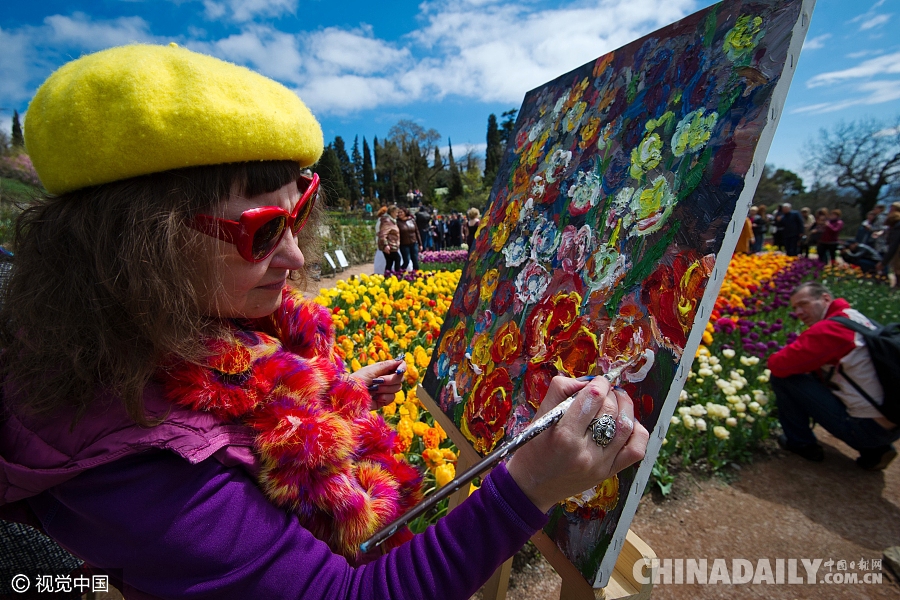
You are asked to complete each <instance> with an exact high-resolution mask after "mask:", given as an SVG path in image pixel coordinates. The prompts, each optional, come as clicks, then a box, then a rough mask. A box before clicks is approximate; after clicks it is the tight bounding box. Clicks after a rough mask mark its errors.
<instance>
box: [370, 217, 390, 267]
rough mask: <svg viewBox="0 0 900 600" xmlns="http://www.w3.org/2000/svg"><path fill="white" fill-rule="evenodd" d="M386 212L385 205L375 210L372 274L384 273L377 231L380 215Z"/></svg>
mask: <svg viewBox="0 0 900 600" xmlns="http://www.w3.org/2000/svg"><path fill="white" fill-rule="evenodd" d="M386 214H387V206H382V207H380V208H379V209H378V210H377V211H375V258H374V259H373V263H374V264H373V274H374V275H384V267H385V264H386V260H385V256H384V252H382V251H381V248H379V247H378V231H379V229H380V228H381V217H383V216H384V215H386Z"/></svg>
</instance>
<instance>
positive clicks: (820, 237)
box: [736, 202, 900, 285]
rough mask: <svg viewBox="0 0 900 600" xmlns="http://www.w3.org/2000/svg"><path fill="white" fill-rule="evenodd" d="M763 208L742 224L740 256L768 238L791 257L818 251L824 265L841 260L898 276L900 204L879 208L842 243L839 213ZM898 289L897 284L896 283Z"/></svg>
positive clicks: (756, 249) (755, 249)
mask: <svg viewBox="0 0 900 600" xmlns="http://www.w3.org/2000/svg"><path fill="white" fill-rule="evenodd" d="M767 212H768V211H767V209H766V207H765V206H764V205H760V206H754V207H752V208H751V209H750V214H749V215H748V217H747V221H746V222H745V224H744V229H743V231H742V233H741V236H740V238H739V240H738V244H737V250H736V251H737V252H742V253H748V252H760V251H761V250H762V249H763V243H764V241H765V239H766V237H767V236H769V235H771V242H772V245H773V246H775V248H777V249H778V250H781V251H783V252H785V253H786V254H787V255H788V256H806V257H809V255H810V253H811V252H814V253H815V255H816V256H817V257H818V259H819V260H820V261H822V262H823V263H825V264H830V263H833V262H835V261H836V260H837V259H838V257H840V258H842V259H843V261H844V262H845V263H847V264H851V265H855V266H857V267H859V268H860V269H862V270H863V272H865V273H872V274H875V273H878V274H882V275H888V276H890V277H892V278H893V279H894V280H895V278H897V277H898V276H900V254H898V247H900V202H894V203H893V204H891V205H890V206H885V205H884V204H878V205H876V206H875V207H874V208H873V209H872V210H871V211H869V213H868V215H867V216H866V220H865V221H863V223H862V224H861V225H860V226H859V228H858V229H857V230H856V234H855V236H854V237H853V238H852V239H848V238H847V237H846V236H845V237H844V238H843V240H842V237H841V235H842V233H843V234H846V232H845V228H844V221H843V218H842V217H843V214H842V213H841V210H840V209H838V208H834V209H828V208H819V209H818V210H816V211H815V213H813V212H812V211H811V210H810V209H809V208H806V207H804V208H801V209H800V210H799V211H798V210H796V209H794V208H793V207H792V206H791V204H790V203H784V204H782V205H781V206H780V207H779V208H778V210H777V211H776V212H775V213H774V214H773V215H769V214H767ZM894 285H896V283H894Z"/></svg>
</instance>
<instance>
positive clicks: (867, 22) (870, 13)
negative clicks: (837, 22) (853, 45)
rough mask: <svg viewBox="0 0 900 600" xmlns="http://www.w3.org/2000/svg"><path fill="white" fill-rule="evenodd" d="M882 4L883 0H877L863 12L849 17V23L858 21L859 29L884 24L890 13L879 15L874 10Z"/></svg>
mask: <svg viewBox="0 0 900 600" xmlns="http://www.w3.org/2000/svg"><path fill="white" fill-rule="evenodd" d="M883 4H884V0H879V1H878V2H876V3H875V4H874V5H872V8H870V9H869V10H867V11H866V12H864V13H863V14H861V15H858V16H856V17H854V18H852V19H850V22H851V23H859V24H860V25H859V30H860V31H866V30H867V29H873V28H875V27H879V26H881V25H884V24H885V23H887V22H888V21H889V20H890V18H891V16H892V15H890V14H887V15H880V14H878V13H877V12H875V11H876V9H878V8H881V6H882V5H883Z"/></svg>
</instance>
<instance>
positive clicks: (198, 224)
mask: <svg viewBox="0 0 900 600" xmlns="http://www.w3.org/2000/svg"><path fill="white" fill-rule="evenodd" d="M297 189H299V190H300V200H298V201H297V204H296V206H294V212H293V213H289V212H288V211H286V210H284V209H283V208H281V207H278V206H261V207H259V208H251V209H250V210H245V211H244V212H243V213H241V217H240V219H239V220H237V221H229V220H228V219H220V218H218V217H211V216H209V215H196V216H194V219H193V221H191V223H190V226H191V227H192V228H193V229H196V230H197V231H199V232H201V233H205V234H206V235H209V236H212V237H214V238H219V239H220V240H222V241H223V242H228V243H231V244H234V245H235V246H237V251H238V254H240V255H241V258H243V259H244V260H246V261H248V262H252V263H256V262H261V261H264V260H266V259H267V258H269V256H270V255H271V254H272V253H273V252H275V248H277V247H278V243H279V242H280V241H281V238H282V237H284V232H285V231H287V230H288V229H290V230H291V231H292V232H293V234H294V235H297V233H298V232H299V231H300V230H301V229H303V226H304V225H306V221H307V219H309V215H310V213H311V212H312V209H313V207H314V206H315V205H316V196H317V195H318V191H319V175H318V174H316V173H313V176H312V177H301V178H300V179H298V180H297Z"/></svg>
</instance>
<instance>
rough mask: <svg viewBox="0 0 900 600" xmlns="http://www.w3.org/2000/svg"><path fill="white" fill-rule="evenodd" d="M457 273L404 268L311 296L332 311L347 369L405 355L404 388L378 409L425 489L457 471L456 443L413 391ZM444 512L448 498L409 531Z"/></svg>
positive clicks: (425, 362)
mask: <svg viewBox="0 0 900 600" xmlns="http://www.w3.org/2000/svg"><path fill="white" fill-rule="evenodd" d="M460 275H461V272H460V271H454V272H422V271H418V272H409V273H404V274H403V277H402V278H400V279H398V278H397V277H394V276H391V277H387V278H385V277H383V276H381V275H360V276H359V278H358V279H353V280H351V281H339V282H338V283H337V286H335V287H334V288H330V289H326V290H322V291H321V292H320V295H319V296H317V297H316V301H317V302H318V303H320V304H322V305H323V306H326V307H328V308H330V309H331V313H332V316H331V318H332V322H333V323H334V326H335V335H336V344H337V351H338V353H339V354H340V355H341V356H342V357H343V359H344V361H345V362H346V364H347V367H348V368H349V369H350V370H352V371H355V370H357V369H359V368H361V367H362V366H363V365H369V364H373V363H376V362H378V361H381V360H388V359H390V358H392V357H397V356H404V357H405V359H406V364H407V369H406V376H405V380H404V386H403V390H402V391H400V392H398V393H397V396H396V398H395V399H394V403H392V404H388V405H387V406H386V407H384V408H383V409H381V413H382V415H383V416H384V418H385V420H386V421H387V422H388V423H389V424H391V426H393V427H394V428H395V429H396V430H397V432H398V434H399V435H398V436H397V446H396V447H395V450H396V451H397V452H398V453H402V454H404V455H405V456H406V458H407V460H408V461H409V462H410V463H411V464H413V465H416V466H418V467H420V468H421V469H422V471H423V473H424V474H425V493H426V494H428V493H430V492H432V491H433V490H434V489H436V488H437V487H439V486H441V485H444V484H446V483H448V482H449V481H451V480H452V479H453V478H454V477H455V476H456V460H457V456H458V452H457V450H456V447H455V446H454V445H453V443H452V442H451V441H450V440H449V439H448V438H447V434H446V432H444V430H443V429H441V427H440V425H439V424H438V423H437V422H436V421H435V420H434V419H433V417H432V416H431V415H430V414H429V413H428V412H427V411H425V410H424V409H423V408H422V405H421V404H420V403H419V401H418V398H417V397H416V393H415V390H416V386H417V385H418V383H419V380H420V377H421V375H420V371H421V372H424V370H425V368H426V367H427V366H428V363H429V361H430V360H431V351H432V347H433V345H434V340H435V339H436V338H437V336H438V334H439V333H440V330H441V324H442V323H443V316H444V315H445V314H446V313H447V309H448V308H449V307H450V301H451V299H452V297H453V292H454V290H456V285H457V284H458V283H459V278H460ZM443 511H446V502H445V503H443V505H442V506H441V507H440V508H438V509H437V510H436V511H435V512H434V513H432V514H430V515H426V516H425V517H424V518H420V519H419V520H418V521H416V522H415V523H413V524H412V525H411V528H412V530H413V531H414V532H418V531H421V530H423V529H424V528H425V527H426V526H427V525H428V524H429V523H430V522H432V521H433V520H434V519H436V518H437V517H439V516H440V515H441V514H442V512H443Z"/></svg>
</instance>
